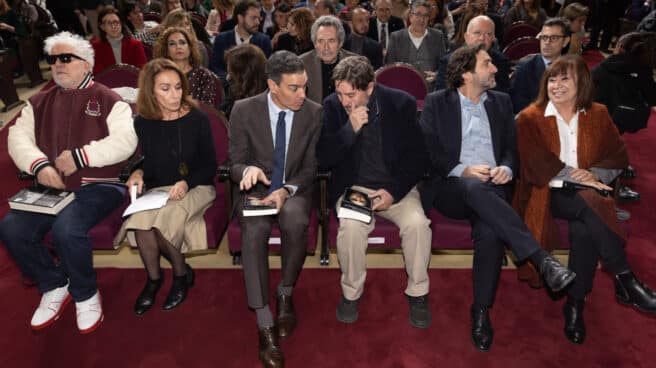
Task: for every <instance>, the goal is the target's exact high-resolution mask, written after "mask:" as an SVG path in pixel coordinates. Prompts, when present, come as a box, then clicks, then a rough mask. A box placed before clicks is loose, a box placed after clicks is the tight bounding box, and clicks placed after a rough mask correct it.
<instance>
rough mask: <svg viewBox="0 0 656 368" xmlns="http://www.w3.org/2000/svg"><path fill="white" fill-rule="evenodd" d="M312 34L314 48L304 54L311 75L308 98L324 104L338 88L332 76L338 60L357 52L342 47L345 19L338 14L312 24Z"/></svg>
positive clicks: (326, 16) (322, 18)
mask: <svg viewBox="0 0 656 368" xmlns="http://www.w3.org/2000/svg"><path fill="white" fill-rule="evenodd" d="M310 37H311V38H312V43H313V44H314V50H312V51H308V52H306V53H305V54H303V55H301V60H302V61H303V65H305V71H306V72H307V76H308V86H307V97H308V98H309V99H310V100H312V101H315V102H318V103H322V102H323V99H324V98H326V96H328V95H330V94H331V93H333V92H334V91H335V86H334V85H333V83H332V82H331V79H330V78H331V75H332V73H333V69H335V66H336V65H337V63H338V62H339V61H340V60H342V59H344V58H345V57H347V56H355V55H356V54H354V53H352V52H350V51H346V50H344V49H342V46H343V45H344V39H345V37H346V36H345V33H344V27H343V26H342V22H341V21H340V20H339V19H338V18H337V17H335V16H332V15H323V16H321V17H319V18H317V20H316V21H314V24H312V29H311V30H310Z"/></svg>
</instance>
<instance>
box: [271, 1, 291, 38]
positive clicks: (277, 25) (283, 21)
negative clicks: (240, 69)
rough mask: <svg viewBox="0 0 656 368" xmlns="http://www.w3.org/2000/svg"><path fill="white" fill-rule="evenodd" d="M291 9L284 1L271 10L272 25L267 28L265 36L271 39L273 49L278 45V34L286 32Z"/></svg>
mask: <svg viewBox="0 0 656 368" xmlns="http://www.w3.org/2000/svg"><path fill="white" fill-rule="evenodd" d="M291 11H292V8H291V6H289V5H287V4H286V3H284V2H283V3H280V4H278V5H277V6H276V9H275V10H274V11H273V27H270V28H269V29H267V33H266V34H267V36H269V38H270V39H271V46H272V47H273V48H274V49H275V48H276V46H277V45H278V40H279V39H280V36H282V35H283V34H285V33H287V24H288V23H289V13H290V12H291Z"/></svg>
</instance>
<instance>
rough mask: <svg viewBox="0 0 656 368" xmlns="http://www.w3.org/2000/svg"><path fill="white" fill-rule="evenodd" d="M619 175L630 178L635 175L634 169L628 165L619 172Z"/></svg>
mask: <svg viewBox="0 0 656 368" xmlns="http://www.w3.org/2000/svg"><path fill="white" fill-rule="evenodd" d="M620 177H622V178H625V179H632V178H635V177H636V170H635V169H634V168H633V166H631V165H629V166H627V167H626V169H624V170H622V173H621V174H620Z"/></svg>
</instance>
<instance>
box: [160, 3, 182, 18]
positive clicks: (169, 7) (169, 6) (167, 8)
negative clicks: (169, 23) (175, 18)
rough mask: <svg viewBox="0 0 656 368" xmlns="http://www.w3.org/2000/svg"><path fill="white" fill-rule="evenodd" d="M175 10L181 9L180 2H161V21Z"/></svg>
mask: <svg viewBox="0 0 656 368" xmlns="http://www.w3.org/2000/svg"><path fill="white" fill-rule="evenodd" d="M175 9H183V8H182V2H181V1H180V0H162V12H161V15H162V19H163V18H165V17H166V16H167V15H168V14H169V13H170V12H172V11H174V10H175ZM183 10H184V9H183Z"/></svg>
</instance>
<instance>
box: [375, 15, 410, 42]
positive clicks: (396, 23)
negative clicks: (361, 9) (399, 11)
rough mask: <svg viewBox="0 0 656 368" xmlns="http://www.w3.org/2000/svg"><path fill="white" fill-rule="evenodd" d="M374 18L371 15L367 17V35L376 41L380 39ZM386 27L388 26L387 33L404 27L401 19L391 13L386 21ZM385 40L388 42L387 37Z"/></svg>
mask: <svg viewBox="0 0 656 368" xmlns="http://www.w3.org/2000/svg"><path fill="white" fill-rule="evenodd" d="M376 19H377V18H376V17H371V18H370V19H369V33H367V37H369V38H371V39H372V40H374V41H376V42H380V39H379V37H378V22H377V21H376ZM387 28H389V29H388V30H387V34H389V35H391V34H392V32H395V31H398V30H399V29H403V28H405V23H403V19H401V18H399V17H395V16H393V15H392V16H391V17H390V19H389V20H388V21H387ZM387 42H389V37H387Z"/></svg>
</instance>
